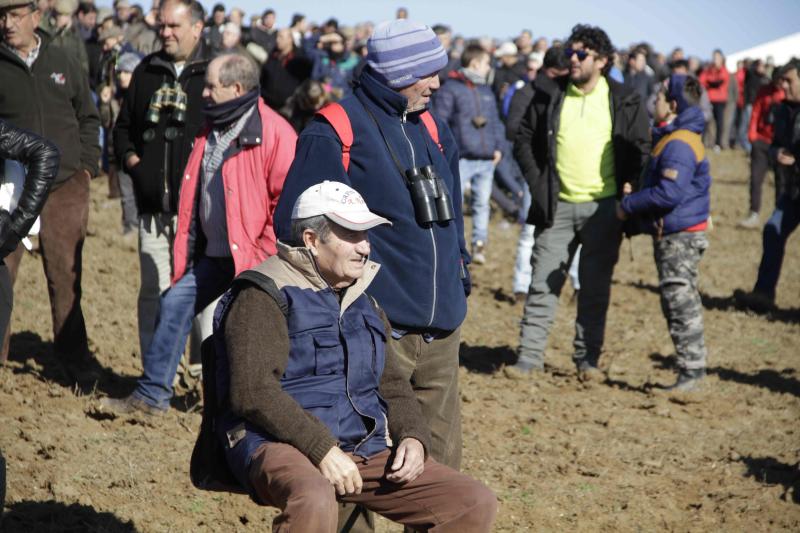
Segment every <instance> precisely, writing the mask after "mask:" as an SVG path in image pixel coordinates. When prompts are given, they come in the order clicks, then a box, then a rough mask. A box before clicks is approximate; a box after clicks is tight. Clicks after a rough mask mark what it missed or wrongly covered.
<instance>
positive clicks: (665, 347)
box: [0, 153, 800, 533]
mask: <svg viewBox="0 0 800 533" xmlns="http://www.w3.org/2000/svg"><path fill="white" fill-rule="evenodd" d="M711 157H712V169H713V175H714V178H715V181H714V185H713V199H712V204H713V205H712V211H713V217H714V226H715V229H714V231H712V232H711V233H710V241H711V246H710V249H709V250H708V252H707V255H706V257H705V258H704V259H703V262H702V263H701V271H702V273H701V288H702V295H703V301H704V305H705V320H706V338H707V344H708V346H709V350H710V353H709V370H710V377H709V379H708V380H707V387H706V390H705V391H704V392H702V393H698V394H695V395H693V396H690V397H669V396H667V395H664V394H663V393H659V392H656V389H653V388H652V387H651V385H653V384H664V383H668V382H671V381H672V380H673V379H674V378H673V374H672V370H670V369H669V366H670V364H671V363H672V357H671V354H672V347H671V344H670V341H669V337H668V335H667V331H666V326H665V323H664V320H663V318H662V316H661V311H660V307H659V303H658V294H657V281H656V273H655V268H654V266H653V260H652V248H651V243H650V241H649V240H648V238H646V237H637V238H635V239H634V240H633V242H632V243H628V242H625V243H624V244H623V248H622V254H621V259H620V262H619V264H618V265H617V268H616V273H615V277H614V286H613V291H612V305H611V310H610V313H609V317H608V326H607V345H606V353H605V354H604V357H603V359H602V361H601V364H602V366H603V367H604V368H605V369H606V370H607V371H608V374H609V378H608V380H607V382H606V383H604V384H597V385H584V384H581V383H579V382H578V381H577V379H576V377H575V372H574V370H573V367H572V364H571V360H570V355H571V344H572V335H573V320H574V313H575V310H574V307H573V306H571V305H570V303H569V301H570V297H571V293H572V290H571V289H569V288H565V290H564V294H563V295H562V302H561V304H562V305H561V308H560V310H559V314H558V318H557V321H556V325H555V327H554V329H553V331H552V334H551V338H550V346H549V349H548V353H547V361H548V363H549V367H548V371H547V372H546V373H545V374H543V375H541V376H537V377H535V378H533V379H529V380H509V379H507V378H506V377H505V376H504V374H503V372H502V366H503V365H504V364H506V363H508V362H509V361H513V349H514V348H515V346H516V342H517V337H518V321H519V318H520V315H521V311H522V309H521V304H512V303H510V298H509V297H510V290H511V288H510V285H511V272H512V263H513V254H514V249H515V242H516V232H517V229H516V227H513V226H512V227H511V228H510V229H508V228H507V229H505V230H503V229H501V228H502V226H503V225H502V224H501V223H500V220H499V219H498V218H495V219H494V220H493V224H492V234H491V238H490V239H491V246H490V248H489V250H488V264H487V265H486V266H483V267H480V268H475V269H473V271H472V272H473V277H474V284H475V290H474V292H473V295H472V297H471V298H470V312H469V316H468V318H467V321H466V323H465V325H464V329H463V345H462V352H461V353H462V368H461V385H462V399H463V413H464V442H465V450H464V465H463V468H464V470H465V471H467V472H469V473H470V474H472V475H473V476H476V477H478V478H480V479H481V480H483V481H484V482H485V483H487V484H488V485H489V486H491V487H492V489H494V491H495V492H496V493H497V495H498V498H499V499H500V513H499V515H498V520H497V523H496V530H497V531H510V532H516V531H662V530H668V531H673V530H674V531H748V532H750V531H783V530H786V531H800V466H799V465H800V424H799V423H798V422H799V421H800V372H799V370H798V368H799V367H800V365H799V362H800V361H799V358H800V350H798V341H799V340H800V336H799V335H798V334H799V333H800V308H799V307H800V299H799V298H798V295H800V275H798V273H799V272H800V240H799V239H800V237H798V235H794V237H793V238H792V239H791V240H790V242H789V246H788V250H789V251H788V253H787V256H786V259H785V261H784V269H783V276H782V278H781V283H780V285H779V287H778V289H779V291H778V294H779V296H778V302H777V303H778V306H779V311H777V312H775V313H773V314H771V315H770V316H757V315H753V314H750V313H746V312H744V311H742V310H739V309H737V308H736V306H735V305H734V302H733V299H732V293H733V291H734V289H736V288H746V289H749V288H751V286H752V283H753V281H754V280H755V274H756V269H757V265H758V260H759V258H760V253H761V234H760V232H757V231H742V230H737V229H736V228H735V223H736V221H738V220H739V219H740V218H741V217H742V216H743V215H744V213H745V210H746V205H747V165H746V161H745V158H744V156H743V155H742V154H741V153H724V154H722V155H718V156H714V155H713V154H712V156H711ZM105 191H106V188H105V182H104V181H98V182H96V183H94V185H93V198H94V200H93V206H92V212H91V220H90V233H91V235H90V237H89V238H88V239H87V243H86V249H85V252H84V258H85V259H84V263H85V267H84V284H83V286H84V300H83V301H84V307H83V308H84V313H85V315H86V321H87V325H88V329H89V335H90V338H91V343H92V348H93V350H94V353H95V354H96V356H97V358H98V360H99V361H100V362H101V364H102V365H103V366H104V367H105V368H106V369H107V371H108V375H109V378H108V379H107V380H105V381H104V382H103V383H101V384H100V385H99V387H98V388H97V389H96V390H93V391H80V390H75V389H73V388H72V387H71V386H70V384H69V383H68V382H67V380H66V379H65V378H64V377H63V376H61V375H60V374H59V372H58V371H57V370H56V367H55V366H54V364H53V357H52V354H51V351H52V345H51V339H52V334H51V329H50V327H51V324H50V315H49V306H48V303H47V292H46V286H45V283H44V276H43V274H42V270H41V264H40V259H39V258H38V257H35V256H30V255H28V256H26V258H25V259H24V261H23V267H22V269H21V274H20V279H19V280H18V282H17V287H16V308H15V315H14V318H13V331H14V334H13V337H12V354H11V358H10V361H9V362H8V363H7V364H6V365H5V366H4V367H0V406H2V408H0V448H1V449H2V451H3V454H4V455H5V456H6V458H7V460H8V494H7V498H6V506H5V509H4V515H3V516H4V517H3V521H2V524H1V525H0V530H3V531H25V532H28V531H47V532H50V531H75V532H78V531H96V532H133V531H141V532H151V531H153V532H156V531H158V532H160V531H175V532H178V531H180V532H182V531H265V530H268V529H269V524H270V521H271V518H272V516H273V514H274V512H273V510H271V509H267V508H261V507H258V506H256V505H255V504H253V503H252V502H251V501H249V500H248V499H247V498H246V497H243V496H237V495H230V494H219V493H207V492H200V491H197V490H195V489H194V488H193V487H192V486H191V484H190V482H189V477H188V466H189V456H190V452H191V449H192V446H193V443H194V438H195V432H196V429H197V427H198V426H199V423H200V415H199V410H200V409H201V407H200V406H199V405H198V403H197V394H196V391H191V390H189V391H188V392H185V393H183V394H181V395H180V396H179V397H178V398H177V399H176V400H175V402H174V407H175V409H173V410H171V411H170V413H169V414H168V415H167V416H165V417H162V418H161V419H157V420H155V421H153V420H150V419H143V418H139V417H130V418H126V417H123V418H116V419H114V418H110V417H108V416H107V415H102V414H99V413H98V412H97V410H96V405H97V400H98V398H99V397H100V396H102V395H106V394H108V395H113V396H122V395H123V394H126V393H127V392H129V391H130V390H131V388H132V383H133V380H134V378H135V377H136V376H138V373H139V370H140V368H141V367H140V362H139V354H138V349H137V346H138V341H137V339H136V331H137V329H136V313H135V302H136V291H137V287H138V260H137V256H136V253H135V243H132V242H124V241H123V240H122V239H121V238H120V237H119V227H120V223H119V217H120V215H119V208H118V206H117V205H116V203H110V202H109V201H107V200H106V199H105ZM764 196H765V198H766V203H767V205H766V206H765V207H764V219H766V217H767V215H768V213H770V212H771V209H772V196H773V189H772V187H771V185H768V186H767V189H766V191H765V195H764ZM631 255H632V256H633V260H631ZM379 530H380V531H398V530H399V529H398V528H397V526H395V525H391V524H389V523H387V522H386V521H381V522H380V524H379ZM465 533H466V532H465Z"/></svg>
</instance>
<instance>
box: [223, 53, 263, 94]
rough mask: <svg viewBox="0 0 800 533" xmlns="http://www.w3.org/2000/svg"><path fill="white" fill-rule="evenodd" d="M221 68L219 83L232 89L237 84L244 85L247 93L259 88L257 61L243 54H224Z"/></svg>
mask: <svg viewBox="0 0 800 533" xmlns="http://www.w3.org/2000/svg"><path fill="white" fill-rule="evenodd" d="M219 57H221V58H222V64H221V65H220V66H219V83H220V84H221V85H222V86H223V87H230V86H231V85H233V84H234V83H236V82H239V83H241V84H242V88H243V89H244V90H245V91H252V90H253V89H255V88H256V87H258V67H257V66H256V63H255V61H253V60H252V59H250V58H249V57H246V56H243V55H242V54H223V55H221V56H219Z"/></svg>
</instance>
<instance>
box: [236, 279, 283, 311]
mask: <svg viewBox="0 0 800 533" xmlns="http://www.w3.org/2000/svg"><path fill="white" fill-rule="evenodd" d="M233 283H234V284H238V283H243V284H244V283H247V284H251V285H255V286H256V287H258V288H259V289H261V290H262V291H264V292H266V293H267V294H269V295H270V296H272V299H273V300H275V303H277V304H278V307H280V309H281V313H283V316H284V317H288V316H289V304H288V303H287V302H286V297H285V296H284V295H283V293H282V292H281V290H280V289H279V288H278V286H277V285H276V284H275V281H274V280H273V279H272V278H271V277H269V276H266V275H264V274H262V273H261V272H258V271H256V270H245V271H244V272H242V273H241V274H239V275H238V276H237V277H236V279H234V280H233Z"/></svg>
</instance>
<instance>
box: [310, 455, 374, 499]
mask: <svg viewBox="0 0 800 533" xmlns="http://www.w3.org/2000/svg"><path fill="white" fill-rule="evenodd" d="M319 470H320V472H322V475H323V476H325V479H327V480H328V481H330V482H331V485H333V486H334V488H335V489H336V493H337V494H338V495H340V496H344V495H346V494H361V488H362V487H363V485H364V482H363V481H362V480H361V474H360V473H359V472H358V466H356V463H355V462H353V460H352V459H351V458H350V457H349V456H348V455H347V454H346V453H344V452H343V451H342V450H341V449H339V447H337V446H334V447H333V448H331V449H330V451H329V452H328V453H327V454H326V455H325V457H323V459H322V461H320V463H319Z"/></svg>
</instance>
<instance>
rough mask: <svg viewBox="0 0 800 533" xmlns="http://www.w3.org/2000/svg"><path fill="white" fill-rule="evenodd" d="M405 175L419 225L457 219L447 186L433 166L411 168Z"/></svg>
mask: <svg viewBox="0 0 800 533" xmlns="http://www.w3.org/2000/svg"><path fill="white" fill-rule="evenodd" d="M405 174H406V180H407V182H408V189H409V191H410V192H411V203H412V204H414V217H415V218H416V220H417V223H418V224H420V225H423V226H424V225H426V224H432V223H434V222H448V221H450V220H453V219H454V218H455V213H454V212H453V200H452V198H450V193H449V191H448V190H447V186H446V185H445V183H444V180H443V179H442V178H441V177H439V175H438V174H437V173H436V170H435V169H434V168H433V166H432V165H427V166H424V167H422V168H419V167H414V168H410V169H408V170H406V172H405Z"/></svg>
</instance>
